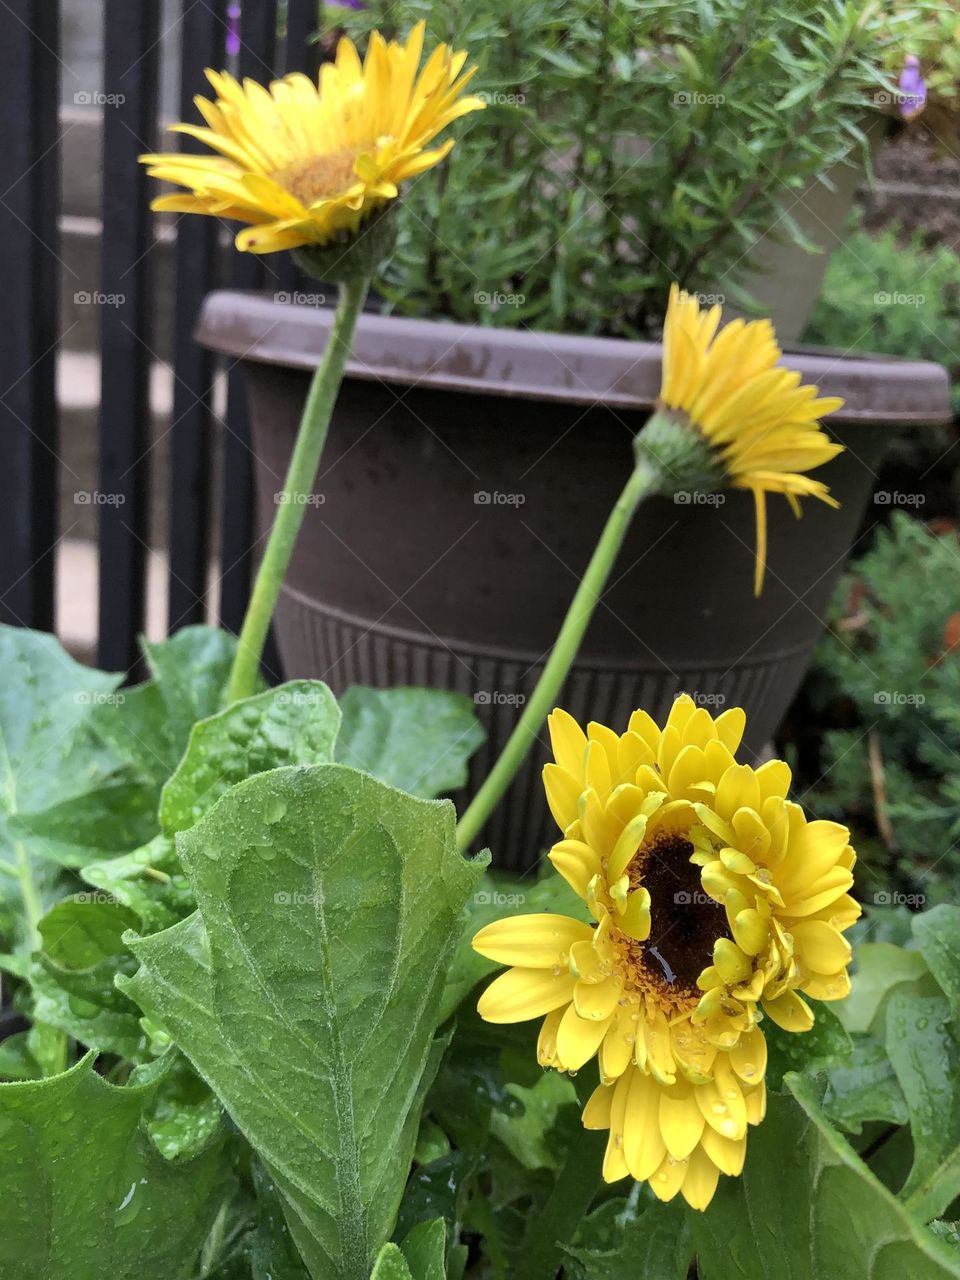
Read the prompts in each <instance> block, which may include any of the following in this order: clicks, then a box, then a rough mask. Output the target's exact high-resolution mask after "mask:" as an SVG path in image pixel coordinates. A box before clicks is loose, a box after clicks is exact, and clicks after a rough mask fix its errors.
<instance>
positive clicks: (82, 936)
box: [28, 893, 146, 1061]
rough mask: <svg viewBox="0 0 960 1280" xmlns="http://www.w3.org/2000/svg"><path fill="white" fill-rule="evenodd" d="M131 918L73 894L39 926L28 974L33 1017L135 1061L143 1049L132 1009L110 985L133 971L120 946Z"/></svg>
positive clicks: (121, 908) (134, 919) (94, 1046)
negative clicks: (38, 939)
mask: <svg viewBox="0 0 960 1280" xmlns="http://www.w3.org/2000/svg"><path fill="white" fill-rule="evenodd" d="M136 923H137V916H136V915H135V914H134V913H133V912H132V911H130V910H129V909H128V908H127V907H124V906H121V905H120V904H119V903H117V902H111V901H104V900H98V899H97V898H95V897H92V896H91V895H88V894H83V893H81V894H77V895H76V896H74V897H72V898H66V899H64V900H63V901H62V902H59V903H57V905H56V906H55V907H53V908H52V909H51V910H50V911H48V912H47V914H46V915H45V916H44V917H43V919H42V920H41V921H40V925H39V931H40V936H41V939H42V941H43V950H42V951H41V952H40V953H38V954H37V955H35V956H34V958H33V961H32V963H31V967H30V970H29V973H28V977H29V979H30V986H31V992H32V996H33V1010H32V1011H33V1016H34V1017H35V1018H36V1019H37V1020H38V1021H40V1022H44V1023H48V1024H49V1025H50V1026H54V1027H59V1028H60V1029H61V1030H63V1031H66V1032H67V1033H68V1034H69V1035H71V1036H73V1037H74V1038H75V1039H77V1040H79V1041H80V1043H81V1044H84V1045H86V1046H88V1047H89V1048H91V1049H97V1050H98V1051H101V1052H108V1053H117V1054H119V1055H120V1056H121V1057H125V1058H130V1059H132V1060H134V1061H139V1059H140V1058H141V1057H142V1055H143V1052H144V1050H145V1048H146V1038H145V1036H144V1034H143V1031H142V1028H141V1026H140V1021H139V1019H140V1011H139V1009H138V1008H137V1006H136V1005H135V1004H134V1003H133V1001H132V1000H130V999H129V998H128V997H127V996H125V995H124V994H123V993H122V992H121V991H118V990H117V988H116V986H115V985H114V980H115V978H116V976H117V974H120V973H132V972H133V969H134V968H135V967H136V963H135V961H134V959H133V957H132V956H131V955H130V952H129V950H128V948H127V946H126V944H125V943H124V941H123V934H124V932H125V930H127V929H129V928H130V927H131V926H132V925H134V924H136Z"/></svg>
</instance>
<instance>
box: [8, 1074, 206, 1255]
mask: <svg viewBox="0 0 960 1280" xmlns="http://www.w3.org/2000/svg"><path fill="white" fill-rule="evenodd" d="M160 1078H161V1073H157V1074H156V1077H155V1078H154V1079H153V1080H151V1081H148V1082H146V1083H142V1084H139V1085H128V1086H127V1087H125V1088H117V1087H115V1086H113V1085H110V1084H107V1083H106V1082H105V1081H104V1080H103V1079H101V1077H100V1076H98V1075H97V1074H96V1072H95V1071H94V1069H93V1055H92V1054H90V1055H88V1056H87V1057H86V1058H84V1059H83V1061H81V1062H80V1063H78V1064H77V1066H75V1067H74V1068H73V1069H72V1070H71V1071H68V1072H66V1073H64V1074H63V1075H59V1076H54V1077H52V1078H51V1079H48V1080H42V1081H30V1082H27V1083H23V1084H5V1085H0V1151H2V1155H3V1160H2V1165H0V1197H2V1201H3V1231H2V1232H0V1274H2V1275H3V1276H4V1277H6V1278H9V1280H103V1277H104V1276H109V1277H110V1278H111V1280H180V1278H181V1277H187V1276H189V1275H191V1274H192V1269H193V1264H194V1261H195V1259H196V1256H197V1253H198V1251H199V1249H200V1246H201V1245H202V1243H203V1240H204V1238H205V1236H206V1234H207V1232H208V1231H209V1229H210V1226H211V1224H212V1222H213V1218H214V1216H215V1214H216V1211H217V1208H218V1206H219V1204H220V1201H221V1199H222V1197H223V1194H224V1189H225V1185H226V1178H227V1175H228V1173H229V1162H228V1159H227V1155H226V1151H225V1146H224V1143H225V1135H224V1134H222V1133H221V1134H220V1135H219V1136H218V1137H217V1139H216V1140H215V1141H214V1142H213V1143H211V1144H210V1145H209V1146H208V1147H207V1149H206V1150H204V1151H203V1152H202V1153H201V1154H200V1155H198V1156H197V1157H195V1158H194V1159H192V1160H184V1161H176V1162H172V1161H168V1160H165V1159H164V1158H163V1156H161V1155H160V1153H159V1152H158V1151H157V1149H156V1148H155V1147H154V1146H153V1144H152V1142H151V1141H150V1139H149V1137H148V1136H147V1134H146V1133H145V1132H144V1128H143V1116H144V1112H145V1110H146V1108H147V1107H148V1106H149V1104H150V1102H151V1100H152V1098H153V1096H154V1094H155V1092H156V1089H157V1087H158V1084H159V1080H160Z"/></svg>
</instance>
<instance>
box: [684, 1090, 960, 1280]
mask: <svg viewBox="0 0 960 1280" xmlns="http://www.w3.org/2000/svg"><path fill="white" fill-rule="evenodd" d="M784 1084H785V1085H786V1087H787V1089H788V1090H789V1091H790V1093H791V1094H792V1095H793V1097H789V1096H786V1097H784V1096H777V1095H773V1096H771V1099H770V1109H769V1112H768V1114H767V1117H766V1119H765V1120H764V1122H763V1123H762V1124H761V1125H760V1126H759V1127H758V1128H756V1129H751V1131H750V1137H749V1140H748V1142H747V1161H746V1165H745V1166H744V1171H743V1174H742V1176H741V1177H740V1178H725V1177H721V1179H720V1185H719V1187H718V1188H717V1193H716V1195H715V1196H714V1199H713V1202H712V1204H711V1205H710V1207H709V1209H708V1210H707V1211H706V1213H704V1214H695V1215H693V1219H694V1223H693V1229H694V1233H695V1236H696V1241H697V1256H698V1266H699V1274H700V1277H701V1280H902V1278H903V1277H904V1276H909V1277H910V1280H946V1278H947V1277H954V1278H956V1277H960V1260H957V1259H955V1258H951V1257H950V1255H949V1252H948V1251H947V1250H946V1249H945V1248H944V1247H943V1246H942V1245H940V1243H939V1242H938V1241H936V1240H935V1239H934V1238H933V1236H932V1235H931V1234H930V1233H929V1232H928V1231H927V1230H926V1228H925V1227H924V1226H923V1225H922V1223H919V1222H917V1221H916V1220H915V1219H914V1218H912V1217H911V1216H910V1215H909V1214H908V1213H907V1211H906V1209H905V1208H904V1206H903V1205H902V1204H901V1203H900V1202H899V1201H898V1200H897V1199H896V1197H895V1196H893V1195H892V1194H891V1193H890V1192H889V1191H888V1190H887V1189H886V1187H884V1186H883V1184H882V1183H881V1182H879V1181H878V1179H877V1178H876V1177H874V1175H873V1174H872V1173H871V1171H870V1170H869V1169H868V1168H867V1166H866V1165H865V1164H864V1163H863V1161H862V1160H861V1159H860V1158H859V1156H857V1154H856V1153H855V1152H854V1151H853V1149H852V1148H851V1147H850V1146H849V1144H848V1143H847V1142H846V1140H845V1139H844V1138H842V1137H841V1136H840V1135H839V1134H838V1133H837V1132H836V1131H835V1130H834V1129H832V1128H831V1126H830V1125H829V1123H828V1122H827V1120H826V1119H825V1117H824V1115H823V1112H822V1111H821V1109H820V1105H819V1103H818V1102H817V1096H816V1086H815V1085H814V1083H813V1082H812V1081H811V1080H809V1079H807V1078H806V1077H804V1076H798V1075H788V1076H786V1077H785V1079H784Z"/></svg>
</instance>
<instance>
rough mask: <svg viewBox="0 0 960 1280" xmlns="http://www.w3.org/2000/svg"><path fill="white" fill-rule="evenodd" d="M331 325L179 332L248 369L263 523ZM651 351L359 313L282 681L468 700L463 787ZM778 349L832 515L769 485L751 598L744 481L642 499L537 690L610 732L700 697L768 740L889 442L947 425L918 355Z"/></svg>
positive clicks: (498, 820)
mask: <svg viewBox="0 0 960 1280" xmlns="http://www.w3.org/2000/svg"><path fill="white" fill-rule="evenodd" d="M331 321H332V313H331V312H330V311H329V310H328V309H325V308H315V307H308V306H302V307H301V306H291V305H288V304H284V303H275V302H272V301H270V300H268V299H266V298H264V297H262V296H257V295H251V294H242V293H235V292H220V293H215V294H212V295H211V296H210V297H209V298H208V300H207V303H206V306H205V308H204V312H203V315H202V318H201V321H200V326H199V337H200V340H201V341H202V342H203V343H204V344H205V345H206V346H208V347H210V348H212V349H213V350H215V351H218V352H222V353H224V354H225V355H228V356H230V357H232V358H235V359H241V360H242V363H243V367H244V368H245V370H246V372H247V376H248V384H249V389H250V405H251V419H252V424H253V449H254V453H255V455H256V458H257V463H256V487H257V509H258V517H259V522H260V528H261V530H262V531H265V530H266V529H267V527H268V525H269V524H270V522H271V521H272V519H273V515H274V511H275V495H276V494H277V492H278V491H279V489H280V487H281V482H282V477H283V475H284V471H285V468H286V465H287V461H288V459H289V456H290V452H291V449H292V447H293V441H294V437H295V433H296V429H297V423H298V420H299V416H300V412H301V410H302V407H303V402H304V397H305V394H306V390H307V386H308V380H309V376H310V371H311V370H312V369H313V368H314V367H315V365H316V364H317V362H318V359H319V357H320V354H321V352H322V351H323V348H324V344H325V342H326V341H327V337H328V335H329V331H330V325H331ZM660 359H661V348H660V346H659V345H658V344H654V343H639V342H624V341H621V340H618V339H604V338H582V337H570V336H560V335H554V334H543V333H530V332H522V331H511V330H506V329H498V330H495V329H478V328H472V327H466V326H459V325H450V324H440V323H430V322H423V321H415V320H402V319H395V318H390V317H382V316H376V315H370V314H367V315H364V316H363V317H362V318H361V321H360V324H359V327H358V332H357V337H356V342H355V347H354V354H353V357H352V359H351V361H350V363H349V365H348V372H347V377H346V380H345V382H344V385H343V388H342V391H341V394H340V398H339V401H338V403H337V408H336V411H335V414H334V418H333V422H332V424H331V428H330V434H329V438H328V441H327V447H326V452H325V455H324V458H323V462H322V464H321V468H320V474H319V476H318V479H317V483H316V501H315V504H314V505H311V506H310V507H309V509H308V510H307V512H306V517H305V520H304V525H303V529H302V531H301V534H300V538H299V541H298V544H297V548H296V552H295V554H294V557H293V561H292V564H291V567H290V572H289V574H288V578H287V582H286V585H285V587H284V590H283V594H282V597H281V602H280V605H279V609H278V614H277V636H278V641H279V645H280V652H281V655H282V659H283V663H284V668H285V674H286V676H287V678H295V677H316V678H320V679H324V680H326V681H327V682H328V683H329V684H330V685H331V686H332V688H333V689H334V690H335V691H336V692H340V691H342V690H343V689H344V688H346V687H347V686H348V685H350V684H354V683H362V684H372V685H376V686H379V687H387V686H391V685H403V684H414V685H428V686H431V687H434V688H449V689H456V690H459V691H461V692H463V693H465V694H467V695H468V696H469V697H471V698H473V699H474V700H475V702H476V707H477V713H478V715H479V716H480V718H481V720H482V721H483V723H484V725H485V727H486V729H487V733H488V739H487V742H486V745H485V746H484V747H483V748H482V749H481V750H480V751H479V752H478V753H477V755H476V756H475V757H474V760H473V762H472V766H471V777H470V787H469V790H470V791H472V790H474V789H475V788H476V787H477V786H478V785H479V783H480V781H482V779H483V777H484V776H485V775H486V773H487V772H488V770H489V768H490V766H491V764H492V763H493V761H494V760H495V759H496V757H497V755H498V754H499V752H500V749H501V748H502V746H503V744H504V742H505V740H506V738H507V736H508V734H509V732H510V729H511V728H512V726H513V724H514V722H515V719H516V716H517V708H518V705H520V704H521V701H522V700H523V699H524V698H526V697H528V696H529V694H530V692H531V690H532V689H533V686H534V684H535V682H536V679H537V677H538V675H539V674H540V670H541V667H542V664H543V661H544V660H545V657H546V655H547V653H548V652H549V649H550V647H551V645H552V642H553V639H554V637H555V636H556V633H557V630H558V628H559V626H560V623H561V620H562V618H563V616H564V613H565V610H566V608H567V606H568V604H569V602H570V599H571V597H572V595H573V592H574V590H575V588H576V585H577V582H578V579H579V576H580V574H581V573H582V572H583V570H584V568H585V566H586V564H587V561H588V559H589V556H590V554H591V552H592V550H593V547H594V545H595V543H596V540H597V537H598V535H599V533H600V530H601V528H602V526H603V523H604V521H605V519H606V517H607V514H608V512H609V510H610V508H611V506H612V504H613V502H614V501H615V499H616V496H617V494H618V493H619V491H620V489H621V488H622V486H623V484H624V482H625V480H626V477H627V474H628V472H629V469H630V466H631V458H632V453H631V441H632V439H633V436H634V434H635V433H636V432H637V431H638V430H639V429H640V428H641V427H642V425H643V423H644V421H645V420H646V418H647V416H648V414H649V412H650V410H651V407H652V405H653V402H654V400H655V398H656V395H657V392H658V389H659V385H660ZM789 363H790V365H791V366H792V367H794V368H796V369H799V370H800V371H801V372H802V373H803V375H804V379H805V381H812V382H815V383H817V384H818V385H819V386H820V388H821V390H822V392H823V393H824V394H825V395H841V396H843V397H844V398H845V400H846V406H845V408H844V409H843V410H842V411H841V412H839V413H837V414H835V415H833V416H832V417H831V418H830V419H829V429H830V430H831V431H832V432H833V433H834V434H835V435H836V436H837V437H838V438H839V439H840V440H841V441H842V442H843V443H844V444H845V445H846V446H847V452H846V453H844V454H842V455H841V456H840V457H838V458H836V459H835V460H834V461H833V462H831V463H830V464H829V465H828V466H826V467H823V468H821V469H820V470H819V471H818V472H817V475H818V477H819V478H822V479H823V480H825V481H827V482H828V483H829V484H830V486H831V488H832V489H833V492H834V494H835V495H836V496H837V497H838V498H839V499H840V501H841V503H842V507H841V509H840V510H839V511H833V510H831V509H829V508H827V507H825V506H823V505H822V504H820V503H817V502H807V503H805V505H804V517H803V519H802V520H801V521H799V522H798V521H796V520H795V519H794V518H793V516H792V515H791V514H790V511H789V509H788V507H787V504H786V502H785V501H784V500H782V499H777V498H771V499H770V500H769V513H770V549H769V561H768V571H767V579H766V585H765V589H764V592H763V595H762V596H761V598H760V599H759V600H757V599H755V598H754V596H753V566H754V512H753V501H752V498H751V497H750V496H749V495H747V494H744V493H734V492H730V493H726V494H723V495H720V496H721V497H722V501H721V502H719V503H717V502H715V500H714V497H713V496H711V497H710V498H709V499H708V498H706V496H705V495H688V500H686V501H683V500H678V501H675V502H671V501H668V500H663V499H658V500H654V501H652V502H649V503H647V504H645V505H644V506H643V507H642V508H641V510H640V511H639V513H638V515H637V518H636V519H635V521H634V523H633V525H632V527H631V529H630V532H629V535H628V537H627V540H626V543H625V545H624V547H623V549H622V552H621V555H620V557H619V559H618V561H617V564H616V566H615V568H614V571H613V573H612V575H611V580H610V585H609V588H608V590H607V592H606V593H605V595H604V599H603V602H602V604H601V606H600V608H599V609H598V611H597V613H596V615H595V617H594V619H593V621H592V623H591V626H590V628H589V630H588V632H587V634H586V637H585V639H584V643H583V646H582V649H581V652H580V655H579V657H578V659H577V662H576V663H575V665H574V667H573V670H572V672H571V674H570V677H569V679H568V680H567V683H566V686H565V688H564V690H563V692H562V694H561V696H560V698H559V700H558V701H559V703H560V704H561V705H562V706H564V707H566V708H567V710H569V711H570V712H571V713H572V714H573V715H574V716H576V717H577V719H578V720H580V721H581V722H584V723H586V722H587V721H589V720H599V721H602V722H604V723H607V724H609V725H611V726H613V727H617V728H621V729H622V728H623V727H625V725H626V721H627V719H628V717H629V714H630V712H631V711H632V710H633V709H634V708H635V707H641V706H642V707H645V708H646V709H647V710H648V711H649V712H650V713H651V714H652V715H654V716H655V717H657V718H661V717H663V716H665V715H666V713H667V712H668V711H669V708H670V704H671V702H672V700H673V698H674V697H675V696H676V694H677V693H678V692H680V691H681V690H687V691H689V692H691V693H692V694H693V695H694V697H695V698H697V699H698V700H699V701H701V702H702V703H703V704H704V705H706V706H709V707H710V708H711V709H712V710H713V711H717V710H718V709H722V708H723V707H726V706H732V705H741V706H743V707H744V708H745V709H746V711H747V713H748V717H749V720H748V731H747V737H746V747H747V750H748V751H750V752H754V753H756V752H758V751H759V750H760V749H761V748H762V747H763V746H764V744H765V743H766V742H768V740H769V739H770V737H771V735H772V734H773V733H774V731H775V730H776V728H777V725H778V723H779V721H780V719H781V717H782V716H783V714H784V712H785V711H786V709H787V707H788V706H789V704H790V701H791V700H792V698H793V696H794V693H795V692H796V690H797V687H798V686H799V684H800V682H801V680H802V678H803V675H804V672H805V671H806V669H807V666H808V664H809V661H810V657H811V654H812V650H813V647H814V645H815V643H816V640H817V637H818V636H819V634H820V631H821V628H822V625H823V617H824V613H825V610H826V608H827V605H828V602H829V600H830V595H831V592H832V590H833V587H834V584H835V583H836V581H837V578H838V577H839V575H840V572H841V570H842V569H843V566H844V563H845V561H846V558H847V555H848V553H849V551H850V547H851V542H852V539H853V537H854V536H855V533H856V531H857V528H858V526H859V524H860V521H861V518H862V516H863V513H864V509H865V507H866V504H867V502H868V501H869V499H870V494H871V491H872V489H873V485H874V480H875V477H876V472H877V470H878V467H879V464H880V461H881V459H882V457H883V454H884V450H885V448H886V445H887V443H888V441H889V439H890V437H891V435H892V434H893V432H894V430H895V429H896V428H897V427H903V426H905V425H911V424H916V425H917V426H922V425H925V424H933V423H940V422H944V421H947V420H948V419H949V400H948V381H947V376H946V373H945V372H944V371H943V370H942V369H941V368H940V367H939V366H938V365H933V364H921V363H914V362H897V361H891V360H889V359H886V358H866V359H865V358H857V359H848V358H845V357H843V356H840V355H835V354H829V353H809V352H807V353H803V354H797V355H793V356H790V357H789ZM546 759H547V745H546V735H545V734H544V735H543V737H542V740H541V743H540V745H539V747H538V749H537V750H536V751H534V752H533V753H531V757H530V759H529V760H528V762H527V764H526V765H525V767H524V768H523V769H522V771H521V772H520V774H519V775H518V777H517V779H516V780H515V782H514V784H513V786H512V787H511V789H510V791H509V792H508V794H507V795H506V797H505V798H504V800H503V802H502V803H501V805H500V807H499V809H498V810H497V812H496V814H495V815H494V816H493V818H492V819H491V820H490V822H489V823H488V825H487V828H486V830H485V832H484V839H485V841H486V842H487V843H489V845H490V847H491V849H492V851H493V855H494V860H495V862H496V863H497V864H498V865H501V866H508V867H513V868H517V869H520V868H525V867H528V866H530V865H532V864H533V863H534V862H535V861H536V860H537V858H538V857H539V854H540V851H541V849H542V848H543V847H544V846H546V845H548V844H549V843H550V842H552V840H553V838H554V831H553V826H552V821H551V819H550V818H549V815H548V814H547V810H546V806H545V803H544V801H543V797H542V787H541V783H540V771H541V768H542V765H543V763H544V761H545V760H546ZM464 799H465V797H459V798H458V800H459V803H461V804H462V802H463V801H464Z"/></svg>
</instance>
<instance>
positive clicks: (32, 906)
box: [14, 840, 43, 951]
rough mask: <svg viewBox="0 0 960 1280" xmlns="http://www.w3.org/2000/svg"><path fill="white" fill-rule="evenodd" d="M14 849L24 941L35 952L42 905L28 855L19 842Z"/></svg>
mask: <svg viewBox="0 0 960 1280" xmlns="http://www.w3.org/2000/svg"><path fill="white" fill-rule="evenodd" d="M14 848H15V850H16V855H17V880H18V881H19V883H20V897H21V899H22V901H23V918H24V923H25V924H26V941H27V943H28V945H29V949H30V950H31V951H36V950H37V948H38V947H39V946H40V930H39V929H38V927H37V926H38V925H39V923H40V920H41V918H42V917H43V904H42V903H41V901H40V894H39V893H38V892H37V885H36V881H35V880H34V878H33V867H32V866H31V863H30V855H29V854H28V853H27V851H26V849H25V847H24V846H23V845H22V844H21V842H20V841H19V840H18V841H17V842H16V844H15V845H14Z"/></svg>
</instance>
